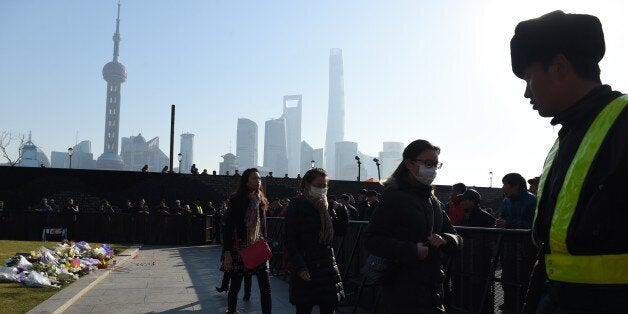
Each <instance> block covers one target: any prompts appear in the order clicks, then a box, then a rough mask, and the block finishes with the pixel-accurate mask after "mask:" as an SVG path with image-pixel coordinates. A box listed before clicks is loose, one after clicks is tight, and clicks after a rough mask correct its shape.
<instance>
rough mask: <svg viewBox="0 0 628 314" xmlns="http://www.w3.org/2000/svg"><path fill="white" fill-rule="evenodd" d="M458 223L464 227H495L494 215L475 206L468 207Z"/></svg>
mask: <svg viewBox="0 0 628 314" xmlns="http://www.w3.org/2000/svg"><path fill="white" fill-rule="evenodd" d="M460 225H461V226H465V227H484V228H493V227H495V217H493V215H491V214H489V213H488V212H486V211H485V210H483V209H481V208H480V207H478V206H476V207H474V208H472V209H470V210H469V212H465V213H464V215H463V216H462V222H461V223H460Z"/></svg>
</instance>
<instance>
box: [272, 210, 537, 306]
mask: <svg viewBox="0 0 628 314" xmlns="http://www.w3.org/2000/svg"><path fill="white" fill-rule="evenodd" d="M283 222H284V220H283V218H277V217H272V218H271V217H269V218H267V226H268V237H269V239H270V243H271V246H272V248H273V258H272V259H271V261H270V267H271V272H272V273H273V274H275V275H276V276H280V277H283V278H286V277H287V276H288V270H287V269H286V267H285V265H286V264H285V259H286V256H285V253H284V250H283V245H282V240H283ZM367 225H368V222H366V221H351V222H350V224H349V229H348V231H347V234H346V235H345V236H344V237H337V238H336V239H334V250H335V252H336V262H337V263H338V267H339V268H340V272H341V275H342V278H343V282H344V287H345V294H346V296H347V298H346V300H345V301H344V302H345V304H344V305H349V306H354V309H356V308H357V307H360V308H362V309H366V310H373V312H374V311H375V308H376V305H377V301H378V299H379V295H380V288H381V287H379V286H377V285H368V284H366V283H365V282H364V280H363V276H362V275H361V273H360V269H361V268H362V266H363V265H364V263H365V260H366V257H367V255H368V252H367V251H366V249H365V247H364V239H363V236H362V234H363V232H364V230H365V228H366V226H367ZM456 230H457V232H458V233H459V234H460V235H461V237H462V238H463V247H462V249H461V250H460V251H459V252H458V253H457V254H455V255H453V256H450V257H449V258H448V260H447V263H446V265H444V271H445V274H446V280H445V285H444V289H445V296H444V303H445V306H446V307H447V308H448V310H452V311H462V312H470V313H494V312H497V311H498V309H503V310H506V311H510V312H514V313H520V312H521V310H522V307H523V299H524V296H525V292H526V289H527V283H528V279H529V274H530V271H531V268H532V262H533V260H534V256H535V249H534V248H533V245H532V243H531V238H530V230H519V229H517V230H509V229H494V228H474V227H456Z"/></svg>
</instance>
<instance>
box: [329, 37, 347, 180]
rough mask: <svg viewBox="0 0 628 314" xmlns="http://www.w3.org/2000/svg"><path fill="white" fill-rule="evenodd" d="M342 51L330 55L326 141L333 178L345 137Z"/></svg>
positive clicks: (330, 172)
mask: <svg viewBox="0 0 628 314" xmlns="http://www.w3.org/2000/svg"><path fill="white" fill-rule="evenodd" d="M342 68H343V67H342V50H341V49H339V48H332V49H331V51H330V55H329V109H328V110H327V138H326V139H325V168H326V169H327V171H329V174H330V176H331V177H332V178H335V175H336V171H335V170H336V169H334V168H335V165H336V160H335V146H336V143H337V142H342V141H344V137H345V88H344V74H343V69H342Z"/></svg>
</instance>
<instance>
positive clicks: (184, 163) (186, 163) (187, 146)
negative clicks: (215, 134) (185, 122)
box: [180, 133, 194, 173]
mask: <svg viewBox="0 0 628 314" xmlns="http://www.w3.org/2000/svg"><path fill="white" fill-rule="evenodd" d="M180 152H181V155H183V156H182V157H183V159H181V173H190V169H191V168H192V164H194V134H191V133H184V134H181V150H180Z"/></svg>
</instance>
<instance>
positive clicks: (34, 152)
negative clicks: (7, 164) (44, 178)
mask: <svg viewBox="0 0 628 314" xmlns="http://www.w3.org/2000/svg"><path fill="white" fill-rule="evenodd" d="M21 153H22V158H21V159H20V162H19V163H17V166H18V167H39V166H40V165H44V167H50V161H48V157H47V156H46V153H44V152H43V151H42V150H41V149H40V148H39V147H37V146H36V145H35V144H33V141H32V138H31V133H30V132H29V133H28V141H27V142H26V143H24V145H22V147H21Z"/></svg>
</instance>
